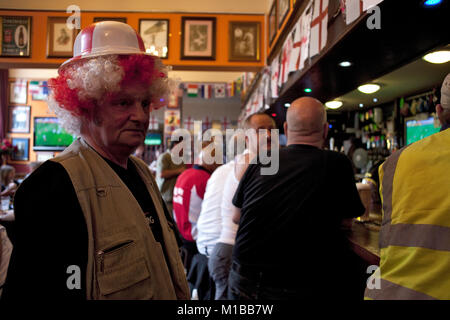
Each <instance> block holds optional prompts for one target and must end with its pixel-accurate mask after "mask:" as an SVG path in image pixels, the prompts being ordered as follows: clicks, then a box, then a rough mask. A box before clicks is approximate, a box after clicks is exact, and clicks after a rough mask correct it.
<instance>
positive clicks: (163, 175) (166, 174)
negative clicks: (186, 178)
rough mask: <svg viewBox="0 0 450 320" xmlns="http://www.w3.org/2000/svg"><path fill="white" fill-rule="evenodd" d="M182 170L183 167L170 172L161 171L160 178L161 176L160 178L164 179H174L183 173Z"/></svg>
mask: <svg viewBox="0 0 450 320" xmlns="http://www.w3.org/2000/svg"><path fill="white" fill-rule="evenodd" d="M184 169H185V168H184V167H181V168H178V169H172V170H167V169H166V170H162V171H161V174H160V176H161V178H164V179H170V178H172V177H176V176H178V175H179V174H181V173H182V172H183V171H184Z"/></svg>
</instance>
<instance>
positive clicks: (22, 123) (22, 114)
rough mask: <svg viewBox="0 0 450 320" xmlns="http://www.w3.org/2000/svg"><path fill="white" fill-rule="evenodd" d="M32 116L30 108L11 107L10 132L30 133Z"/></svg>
mask: <svg viewBox="0 0 450 320" xmlns="http://www.w3.org/2000/svg"><path fill="white" fill-rule="evenodd" d="M30 114H31V107H30V106H10V107H9V127H8V132H12V133H30Z"/></svg>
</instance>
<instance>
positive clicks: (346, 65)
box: [339, 61, 352, 68]
mask: <svg viewBox="0 0 450 320" xmlns="http://www.w3.org/2000/svg"><path fill="white" fill-rule="evenodd" d="M339 65H340V66H341V67H343V68H348V67H351V65H352V63H351V62H350V61H342V62H341V63H339Z"/></svg>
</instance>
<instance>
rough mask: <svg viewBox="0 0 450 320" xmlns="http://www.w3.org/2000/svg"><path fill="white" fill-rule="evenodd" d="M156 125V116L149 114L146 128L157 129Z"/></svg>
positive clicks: (157, 124)
mask: <svg viewBox="0 0 450 320" xmlns="http://www.w3.org/2000/svg"><path fill="white" fill-rule="evenodd" d="M158 127H159V123H158V118H156V117H155V116H150V120H149V122H148V130H158Z"/></svg>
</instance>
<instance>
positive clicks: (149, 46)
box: [139, 19, 169, 59]
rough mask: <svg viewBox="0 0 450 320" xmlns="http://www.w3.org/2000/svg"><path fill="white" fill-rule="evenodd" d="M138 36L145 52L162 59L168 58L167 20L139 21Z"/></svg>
mask: <svg viewBox="0 0 450 320" xmlns="http://www.w3.org/2000/svg"><path fill="white" fill-rule="evenodd" d="M139 34H140V36H141V37H142V40H144V45H145V50H146V51H147V52H149V53H151V54H153V55H155V56H158V57H160V58H162V59H167V57H168V56H169V20H166V19H164V20H157V19H140V20H139Z"/></svg>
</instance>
